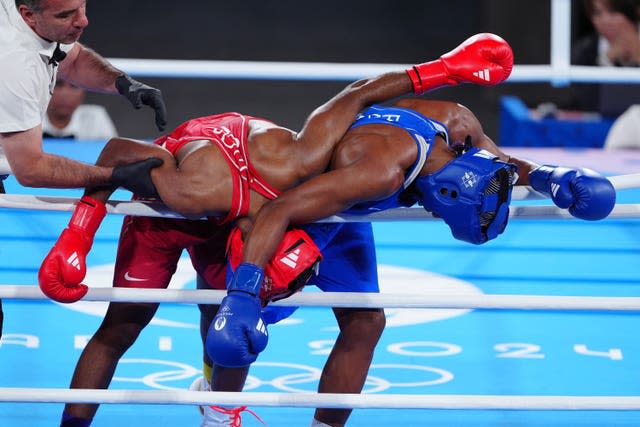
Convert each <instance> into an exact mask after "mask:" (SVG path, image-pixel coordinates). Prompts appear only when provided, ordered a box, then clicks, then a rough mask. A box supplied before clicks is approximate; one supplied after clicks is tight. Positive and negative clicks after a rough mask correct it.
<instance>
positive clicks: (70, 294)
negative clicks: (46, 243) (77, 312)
mask: <svg viewBox="0 0 640 427" xmlns="http://www.w3.org/2000/svg"><path fill="white" fill-rule="evenodd" d="M106 213H107V208H106V207H105V205H104V203H102V202H100V201H98V200H95V199H92V198H91V197H88V196H84V197H83V198H82V199H80V201H79V202H78V204H77V205H76V209H75V210H74V211H73V215H72V216H71V220H70V221H69V226H68V227H67V228H65V229H64V230H63V231H62V234H61V235H60V237H59V238H58V241H57V242H56V244H55V245H54V246H53V248H51V251H49V254H48V255H47V257H46V258H45V259H44V261H42V265H41V266H40V271H39V272H38V283H39V285H40V289H41V290H42V292H43V293H44V294H45V295H46V296H48V297H49V298H51V299H52V300H54V301H58V302H65V303H70V302H76V301H78V300H79V299H80V298H82V297H83V296H85V294H86V293H87V291H88V290H89V288H88V287H87V285H84V284H82V283H80V282H81V281H82V279H84V276H85V275H86V273H87V266H86V263H85V258H86V256H87V253H88V252H89V250H90V249H91V245H92V244H93V237H94V236H95V234H96V231H97V230H98V227H99V226H100V223H101V222H102V219H103V218H104V216H105V215H106Z"/></svg>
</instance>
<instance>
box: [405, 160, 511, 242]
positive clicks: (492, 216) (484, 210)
mask: <svg viewBox="0 0 640 427" xmlns="http://www.w3.org/2000/svg"><path fill="white" fill-rule="evenodd" d="M516 176H517V175H516V166H515V165H513V164H511V163H505V162H503V161H500V160H498V157H497V156H495V155H493V154H491V153H489V152H488V151H485V150H480V149H478V148H471V149H470V150H469V151H467V152H466V153H464V154H462V155H461V156H460V157H458V158H456V159H454V160H452V161H451V162H449V163H448V164H447V165H446V166H445V167H443V168H442V169H440V170H439V171H437V172H435V173H432V174H429V175H426V176H423V177H420V178H418V179H416V181H415V185H416V188H417V190H418V193H419V195H418V203H419V204H420V205H421V206H423V207H424V208H425V209H426V210H427V211H429V212H432V213H433V214H434V215H435V216H438V217H440V218H442V219H443V220H444V221H445V222H446V223H447V225H449V228H451V232H452V233H453V237H455V238H456V239H458V240H464V241H466V242H470V243H474V244H481V243H484V242H486V241H488V240H491V239H494V238H496V237H497V236H498V235H499V234H500V233H502V232H503V231H504V228H505V227H506V226H507V221H508V220H509V203H510V202H511V190H512V188H513V183H514V182H515V179H514V177H516Z"/></svg>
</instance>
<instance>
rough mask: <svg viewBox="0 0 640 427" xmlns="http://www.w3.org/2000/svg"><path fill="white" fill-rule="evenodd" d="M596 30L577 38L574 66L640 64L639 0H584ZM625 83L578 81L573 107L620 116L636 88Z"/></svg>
mask: <svg viewBox="0 0 640 427" xmlns="http://www.w3.org/2000/svg"><path fill="white" fill-rule="evenodd" d="M583 5H584V10H585V13H586V15H587V16H588V17H589V19H590V21H591V23H592V24H593V28H594V30H595V31H593V32H592V33H590V34H588V35H586V36H584V37H582V38H580V39H578V40H577V41H576V42H575V43H574V47H573V51H572V60H571V63H572V64H573V65H592V66H595V65H597V66H616V67H638V66H640V29H639V28H640V27H639V23H640V0H584V1H583ZM633 89H634V88H629V87H628V86H626V85H624V86H623V85H620V84H617V85H598V84H587V85H585V84H577V85H575V88H574V91H573V99H572V103H571V106H570V107H571V108H573V109H578V110H583V111H598V112H600V113H602V114H603V115H606V116H617V115H619V114H621V113H622V112H623V111H625V110H626V109H627V107H629V105H630V104H631V103H633V102H634V101H633V100H632V99H633V98H634V97H635V94H636V93H637V94H640V88H638V90H637V91H634V90H633Z"/></svg>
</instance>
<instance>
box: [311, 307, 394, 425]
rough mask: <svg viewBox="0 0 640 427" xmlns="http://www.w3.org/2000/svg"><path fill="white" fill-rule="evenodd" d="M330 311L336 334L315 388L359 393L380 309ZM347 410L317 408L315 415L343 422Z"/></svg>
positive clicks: (377, 336)
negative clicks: (335, 325) (335, 323)
mask: <svg viewBox="0 0 640 427" xmlns="http://www.w3.org/2000/svg"><path fill="white" fill-rule="evenodd" d="M333 312H334V314H335V316H336V319H337V321H338V325H339V327H340V334H339V335H338V339H337V340H336V343H335V345H334V346H333V349H332V350H331V354H330V355H329V358H328V359H327V363H326V364H325V366H324V369H323V370H322V376H321V377H320V385H319V387H318V392H320V393H360V392H361V391H362V387H364V382H365V380H366V378H367V372H368V371H369V366H370V365H371V359H372V358H373V353H374V350H375V348H376V345H377V344H378V340H379V339H380V336H381V335H382V331H383V330H384V326H385V317H384V310H382V309H358V308H346V309H344V308H334V309H333ZM350 414H351V409H330V408H319V409H316V413H315V419H316V420H318V421H321V422H323V423H325V424H328V425H330V426H334V427H335V426H342V425H344V424H345V423H346V422H347V418H349V415H350Z"/></svg>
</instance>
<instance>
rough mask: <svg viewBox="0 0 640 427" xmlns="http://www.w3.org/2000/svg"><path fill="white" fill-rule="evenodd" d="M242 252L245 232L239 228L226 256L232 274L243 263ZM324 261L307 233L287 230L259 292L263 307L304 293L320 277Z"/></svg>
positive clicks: (236, 229) (232, 236) (230, 240)
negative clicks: (310, 280)
mask: <svg viewBox="0 0 640 427" xmlns="http://www.w3.org/2000/svg"><path fill="white" fill-rule="evenodd" d="M243 250H244V241H243V240H242V232H241V231H240V229H239V228H238V227H236V228H234V229H233V230H232V231H231V234H230V235H229V240H228V241H227V256H228V258H229V264H230V265H231V269H232V270H233V271H235V270H236V269H237V268H238V265H240V263H241V262H242V252H243ZM321 260H322V253H321V252H320V249H318V246H316V244H315V243H314V241H313V240H312V239H311V237H309V235H308V234H307V233H306V232H304V231H303V230H299V229H290V230H288V231H287V232H286V233H285V235H284V237H283V238H282V241H281V242H280V245H279V246H278V248H277V249H276V253H275V254H274V255H273V258H271V260H270V261H269V263H268V264H267V265H266V266H265V267H264V282H263V283H262V287H261V288H260V300H261V301H262V305H263V306H265V305H267V304H268V303H269V301H277V300H279V299H283V298H287V297H288V296H291V295H292V294H294V293H296V292H298V291H299V290H300V289H302V288H303V287H304V285H306V284H307V282H308V281H309V279H311V277H312V276H314V275H317V274H318V267H319V264H320V261H321Z"/></svg>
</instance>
